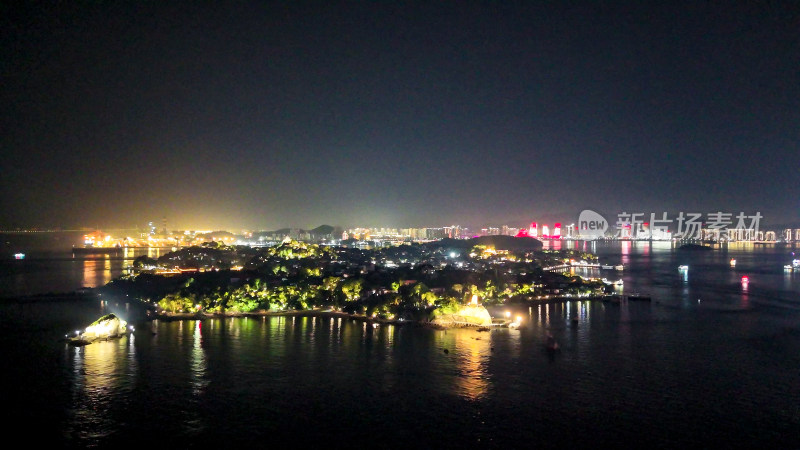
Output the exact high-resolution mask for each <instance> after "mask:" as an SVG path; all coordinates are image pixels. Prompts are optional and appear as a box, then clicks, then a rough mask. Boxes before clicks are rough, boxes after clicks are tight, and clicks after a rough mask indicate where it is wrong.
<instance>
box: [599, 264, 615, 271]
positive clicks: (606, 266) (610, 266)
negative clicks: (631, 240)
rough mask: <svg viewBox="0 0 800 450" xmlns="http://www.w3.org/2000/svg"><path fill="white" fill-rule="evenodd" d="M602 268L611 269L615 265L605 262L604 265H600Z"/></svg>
mask: <svg viewBox="0 0 800 450" xmlns="http://www.w3.org/2000/svg"><path fill="white" fill-rule="evenodd" d="M600 268H601V269H609V270H611V269H613V268H614V266H612V265H611V264H603V265H602V266H600Z"/></svg>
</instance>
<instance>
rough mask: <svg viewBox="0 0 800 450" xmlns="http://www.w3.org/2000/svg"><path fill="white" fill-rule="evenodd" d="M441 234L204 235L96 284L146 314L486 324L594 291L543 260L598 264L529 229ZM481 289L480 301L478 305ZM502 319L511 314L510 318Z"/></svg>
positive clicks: (602, 285) (592, 283)
mask: <svg viewBox="0 0 800 450" xmlns="http://www.w3.org/2000/svg"><path fill="white" fill-rule="evenodd" d="M493 238H495V239H492V240H487V239H481V238H478V239H468V240H458V241H456V240H449V241H448V240H445V241H438V242H431V243H427V244H413V245H401V246H397V247H382V248H377V249H372V250H370V249H362V248H351V247H343V246H342V247H331V246H321V245H315V244H309V243H304V242H298V241H293V240H285V241H284V242H283V243H281V244H280V245H276V246H273V247H265V248H252V247H245V246H226V245H224V244H220V243H216V242H208V243H205V244H203V245H201V246H194V247H188V248H183V249H180V250H178V251H175V252H170V253H167V254H165V255H163V256H161V257H160V258H158V259H157V260H156V259H148V258H146V257H143V258H140V259H137V261H136V262H135V266H136V272H135V273H133V274H131V275H127V276H124V277H122V278H119V279H117V280H114V281H112V282H111V283H109V284H108V285H106V286H104V287H103V288H101V289H100V293H101V295H102V296H103V298H120V297H127V298H128V299H130V298H134V299H137V300H139V301H141V302H142V303H144V304H145V305H146V306H147V307H148V308H149V309H150V316H151V317H152V318H162V319H172V320H177V319H197V318H205V317H219V316H237V315H271V314H337V315H339V314H341V315H345V314H346V315H348V316H350V317H355V318H360V319H363V320H370V321H382V322H394V323H433V324H438V325H440V326H463V325H465V324H466V325H471V326H479V327H480V326H490V325H492V319H491V317H490V315H489V313H488V311H487V310H486V308H485V306H493V305H501V304H508V303H531V302H546V301H560V300H561V299H567V298H584V299H590V298H599V297H601V296H603V295H605V294H607V293H608V292H610V291H611V289H612V287H611V286H610V285H608V284H607V283H606V282H604V281H602V280H599V279H587V278H583V277H580V276H577V275H574V274H571V273H569V272H567V273H557V272H554V271H550V270H545V269H544V268H547V267H553V266H563V265H569V264H575V265H581V264H583V265H585V264H587V262H588V263H596V260H597V257H596V256H594V255H591V254H588V253H583V252H579V251H575V250H557V251H556V250H542V248H541V243H540V242H539V241H537V240H535V239H532V238H514V237H503V238H506V239H496V238H497V237H495V236H493ZM478 298H480V299H481V301H482V302H483V304H482V305H478V304H477V300H476V299H478ZM506 322H507V321H506Z"/></svg>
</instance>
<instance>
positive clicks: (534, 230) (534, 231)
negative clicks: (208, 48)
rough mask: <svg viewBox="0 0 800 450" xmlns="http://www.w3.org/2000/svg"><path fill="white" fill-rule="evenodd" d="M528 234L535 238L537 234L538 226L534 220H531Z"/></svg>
mask: <svg viewBox="0 0 800 450" xmlns="http://www.w3.org/2000/svg"><path fill="white" fill-rule="evenodd" d="M528 236H530V237H532V238H535V237H538V236H539V227H538V225H536V222H531V227H530V228H529V229H528Z"/></svg>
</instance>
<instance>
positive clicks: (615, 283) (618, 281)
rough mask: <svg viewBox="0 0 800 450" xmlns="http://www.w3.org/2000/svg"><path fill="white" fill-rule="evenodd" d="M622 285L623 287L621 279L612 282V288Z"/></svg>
mask: <svg viewBox="0 0 800 450" xmlns="http://www.w3.org/2000/svg"><path fill="white" fill-rule="evenodd" d="M622 285H623V281H622V279H621V278H620V279H619V280H617V281H615V282H614V286H622Z"/></svg>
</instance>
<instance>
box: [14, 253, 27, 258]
mask: <svg viewBox="0 0 800 450" xmlns="http://www.w3.org/2000/svg"><path fill="white" fill-rule="evenodd" d="M14 259H25V253H14Z"/></svg>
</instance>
